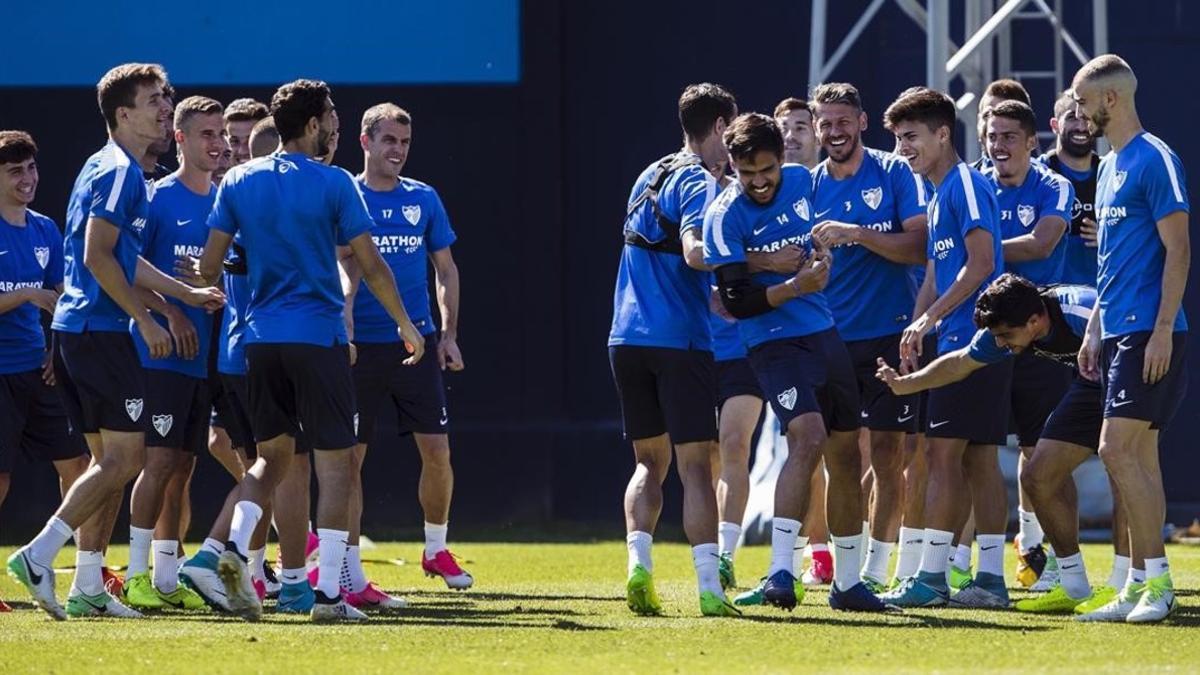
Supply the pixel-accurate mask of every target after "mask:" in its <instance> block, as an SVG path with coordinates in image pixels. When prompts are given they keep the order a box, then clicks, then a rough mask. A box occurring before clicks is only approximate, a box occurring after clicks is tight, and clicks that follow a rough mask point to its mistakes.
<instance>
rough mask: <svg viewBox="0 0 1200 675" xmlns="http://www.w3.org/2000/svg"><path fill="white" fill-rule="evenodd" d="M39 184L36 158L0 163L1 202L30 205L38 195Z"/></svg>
mask: <svg viewBox="0 0 1200 675" xmlns="http://www.w3.org/2000/svg"><path fill="white" fill-rule="evenodd" d="M37 186H38V168H37V160H36V159H35V158H33V157H30V158H29V159H26V160H22V161H20V162H9V163H6V164H0V204H6V205H14V206H28V205H30V204H32V203H33V198H34V196H36V195H37Z"/></svg>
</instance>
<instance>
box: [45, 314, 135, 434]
mask: <svg viewBox="0 0 1200 675" xmlns="http://www.w3.org/2000/svg"><path fill="white" fill-rule="evenodd" d="M58 340H59V349H60V354H61V356H62V364H63V370H64V372H65V374H66V379H65V380H64V385H65V386H64V389H65V390H66V391H67V392H68V395H67V397H66V399H65V400H66V401H67V402H68V406H67V407H68V412H69V413H72V410H73V413H72V423H73V424H75V425H76V427H77V428H78V429H80V430H81V431H82V432H83V433H96V432H98V431H100V430H102V429H104V430H108V431H117V432H141V431H145V430H146V428H147V423H148V420H147V417H148V416H147V415H145V414H144V409H145V398H146V396H145V387H146V384H145V377H144V371H143V369H142V364H141V361H140V360H139V358H138V355H137V351H136V350H135V349H134V346H133V339H132V338H130V337H129V334H128V333H124V332H101V331H88V332H83V333H65V332H59V333H58Z"/></svg>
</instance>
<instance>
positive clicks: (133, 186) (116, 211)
mask: <svg viewBox="0 0 1200 675" xmlns="http://www.w3.org/2000/svg"><path fill="white" fill-rule="evenodd" d="M91 196H92V203H91V205H90V206H89V207H88V216H90V217H92V218H103V219H104V220H107V221H108V222H110V223H112V224H113V225H116V226H117V227H119V228H121V229H128V228H130V227H132V226H133V221H134V219H135V218H137V216H136V215H135V211H136V209H137V205H138V203H139V202H140V201H142V200H144V199H146V185H145V183H143V182H142V179H141V177H140V176H139V175H138V174H137V173H136V172H134V171H132V170H130V167H129V165H128V164H119V165H116V166H113V167H109V168H108V169H107V170H105V171H103V172H101V173H99V174H97V175H96V177H95V178H93V179H92V195H91Z"/></svg>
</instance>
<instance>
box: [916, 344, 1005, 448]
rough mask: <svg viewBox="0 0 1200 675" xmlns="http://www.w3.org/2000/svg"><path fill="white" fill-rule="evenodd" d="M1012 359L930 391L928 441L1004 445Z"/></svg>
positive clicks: (926, 432) (926, 433)
mask: <svg viewBox="0 0 1200 675" xmlns="http://www.w3.org/2000/svg"><path fill="white" fill-rule="evenodd" d="M1012 365H1013V364H1012V359H1004V360H1003V361H1001V362H999V363H993V364H991V365H989V366H984V367H983V368H980V369H979V370H977V371H975V372H973V373H971V374H970V375H968V376H967V377H966V379H963V380H960V381H958V382H954V383H952V384H948V385H946V386H944V387H939V388H937V389H933V390H931V391H930V392H929V427H928V429H926V431H925V435H926V436H928V437H930V438H961V439H966V440H967V441H968V442H969V443H971V444H973V445H1004V443H1005V442H1006V441H1007V440H1008V422H1009V405H1010V402H1011V401H1012V395H1011V385H1012Z"/></svg>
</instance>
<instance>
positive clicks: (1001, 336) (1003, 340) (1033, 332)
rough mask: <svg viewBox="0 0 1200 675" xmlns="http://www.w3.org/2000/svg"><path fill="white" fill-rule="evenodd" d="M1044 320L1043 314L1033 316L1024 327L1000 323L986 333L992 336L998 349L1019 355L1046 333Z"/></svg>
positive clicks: (1045, 318)
mask: <svg viewBox="0 0 1200 675" xmlns="http://www.w3.org/2000/svg"><path fill="white" fill-rule="evenodd" d="M1046 320H1047V317H1046V315H1045V314H1034V315H1033V316H1031V317H1029V321H1026V322H1025V324H1024V325H1021V326H1010V325H1008V324H1004V323H1002V324H999V325H997V326H993V327H991V328H989V329H988V332H989V333H991V334H992V337H993V338H994V339H995V340H996V345H997V346H998V347H1000V348H1001V349H1007V350H1009V351H1011V352H1012V353H1014V354H1020V353H1021V352H1023V351H1025V350H1026V349H1029V345H1031V344H1033V343H1034V341H1036V340H1037V339H1038V338H1039V337H1041V336H1042V335H1043V334H1044V333H1045V332H1046V330H1045V329H1046Z"/></svg>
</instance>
